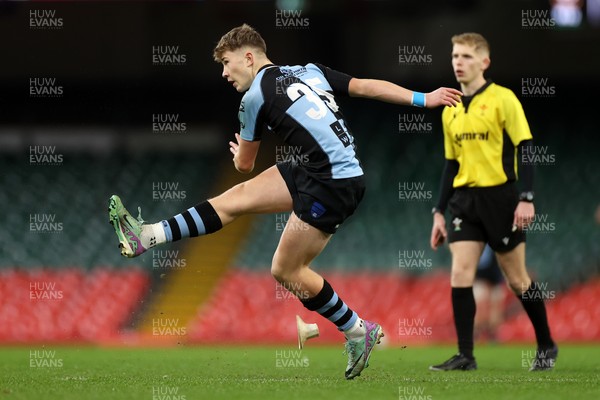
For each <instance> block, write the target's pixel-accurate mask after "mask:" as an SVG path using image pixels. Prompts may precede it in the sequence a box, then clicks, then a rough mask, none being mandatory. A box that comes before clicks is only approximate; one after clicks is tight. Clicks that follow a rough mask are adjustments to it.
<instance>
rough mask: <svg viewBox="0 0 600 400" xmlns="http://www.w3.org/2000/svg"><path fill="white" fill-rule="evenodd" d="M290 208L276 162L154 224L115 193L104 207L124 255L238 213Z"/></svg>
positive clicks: (205, 229) (211, 227) (196, 232)
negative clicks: (136, 212) (131, 208)
mask: <svg viewBox="0 0 600 400" xmlns="http://www.w3.org/2000/svg"><path fill="white" fill-rule="evenodd" d="M291 209H292V198H291V196H290V193H289V190H288V188H287V186H286V184H285V181H284V180H283V178H282V177H281V174H280V173H279V171H278V170H277V167H276V166H272V167H271V168H269V169H267V170H265V171H263V172H262V173H260V174H259V175H257V176H256V177H254V178H252V179H250V180H248V181H245V182H242V183H240V184H238V185H236V186H234V187H232V188H231V189H229V190H227V191H225V192H224V193H222V194H221V195H219V196H217V197H214V198H212V199H209V200H205V201H203V202H201V203H200V204H198V205H196V206H194V207H190V208H188V209H187V210H185V211H184V212H182V213H181V214H177V215H175V216H173V217H171V218H169V219H166V220H163V221H160V222H157V223H155V224H145V223H144V221H143V220H142V219H141V215H140V216H139V217H138V218H137V219H136V218H133V216H132V215H131V214H130V213H129V212H128V211H127V209H126V208H125V206H123V204H122V202H121V199H120V198H119V196H117V195H113V196H111V198H110V201H109V207H108V211H109V221H110V223H111V224H112V225H113V227H114V228H115V232H116V234H117V237H118V239H119V247H120V248H121V254H122V255H123V256H126V257H136V256H139V255H140V254H142V253H144V252H145V251H146V250H148V249H150V248H152V247H154V246H156V245H159V244H162V243H165V242H174V241H177V240H180V239H183V238H186V237H196V236H201V235H205V234H209V233H213V232H216V231H218V230H219V229H221V228H222V227H223V226H225V225H227V224H229V223H231V222H233V221H234V220H235V219H236V218H237V217H239V216H241V215H245V214H252V213H273V212H282V211H290V210H291Z"/></svg>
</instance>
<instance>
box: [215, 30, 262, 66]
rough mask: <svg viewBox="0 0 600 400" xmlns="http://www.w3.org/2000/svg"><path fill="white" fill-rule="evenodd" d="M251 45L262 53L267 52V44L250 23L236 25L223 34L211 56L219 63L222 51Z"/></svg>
mask: <svg viewBox="0 0 600 400" xmlns="http://www.w3.org/2000/svg"><path fill="white" fill-rule="evenodd" d="M245 46H248V47H252V48H254V49H256V50H258V51H260V52H262V53H263V54H267V45H266V43H265V41H264V40H263V38H262V36H260V34H259V33H258V32H257V31H256V30H255V29H254V28H253V27H251V26H250V25H248V24H243V25H241V26H237V27H235V28H233V29H232V30H230V31H229V32H227V33H226V34H224V35H223V36H222V37H221V40H219V43H217V45H216V46H215V49H214V50H213V58H214V59H215V61H216V62H218V63H220V62H221V59H222V58H223V53H225V52H226V51H235V50H238V49H240V48H242V47H245Z"/></svg>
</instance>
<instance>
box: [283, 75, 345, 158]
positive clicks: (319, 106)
mask: <svg viewBox="0 0 600 400" xmlns="http://www.w3.org/2000/svg"><path fill="white" fill-rule="evenodd" d="M306 83H308V85H310V86H308V85H306V84H304V83H301V82H296V83H292V84H291V85H290V86H289V87H288V88H287V90H286V93H287V95H288V97H289V98H290V100H292V101H296V100H297V99H298V98H300V97H301V96H306V100H308V102H310V103H312V104H313V105H314V106H315V107H316V108H315V107H311V108H309V109H308V111H306V115H307V116H308V117H309V118H311V119H315V120H318V119H321V118H323V117H324V116H325V115H327V109H328V108H329V110H331V111H332V112H333V113H334V115H335V113H337V111H338V110H339V107H338V105H337V103H336V102H335V98H334V97H333V95H332V94H331V93H329V92H327V91H326V90H323V89H320V88H318V87H316V85H318V84H320V83H322V82H321V80H320V79H319V78H310V79H307V80H306ZM330 127H331V130H332V131H333V133H335V134H336V136H337V137H338V138H339V139H340V141H341V142H342V144H343V145H344V147H348V146H349V145H351V144H352V142H353V140H352V136H351V135H350V134H349V133H348V131H347V129H346V127H345V125H344V123H343V121H342V120H337V121H336V122H334V123H333V124H331V125H330Z"/></svg>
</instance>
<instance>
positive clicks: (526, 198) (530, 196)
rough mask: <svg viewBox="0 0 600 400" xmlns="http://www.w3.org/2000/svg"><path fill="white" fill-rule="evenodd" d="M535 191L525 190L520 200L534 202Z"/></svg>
mask: <svg viewBox="0 0 600 400" xmlns="http://www.w3.org/2000/svg"><path fill="white" fill-rule="evenodd" d="M533 197H534V196H533V192H523V193H521V195H520V196H519V201H526V202H528V203H531V202H533Z"/></svg>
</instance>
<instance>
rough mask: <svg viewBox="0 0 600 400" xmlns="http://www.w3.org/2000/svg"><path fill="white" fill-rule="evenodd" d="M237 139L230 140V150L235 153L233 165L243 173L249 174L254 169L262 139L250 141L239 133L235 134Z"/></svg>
mask: <svg viewBox="0 0 600 400" xmlns="http://www.w3.org/2000/svg"><path fill="white" fill-rule="evenodd" d="M235 140H236V141H235V142H233V141H232V142H229V151H231V154H233V165H235V169H237V170H238V171H240V172H241V173H242V174H249V173H250V172H252V170H253V169H254V162H255V161H256V155H257V154H258V148H259V146H260V141H256V142H249V141H247V140H244V139H242V137H241V136H240V134H239V133H236V134H235Z"/></svg>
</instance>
